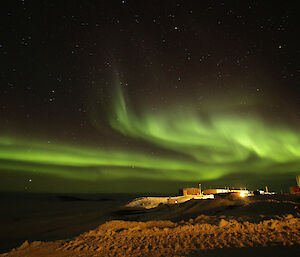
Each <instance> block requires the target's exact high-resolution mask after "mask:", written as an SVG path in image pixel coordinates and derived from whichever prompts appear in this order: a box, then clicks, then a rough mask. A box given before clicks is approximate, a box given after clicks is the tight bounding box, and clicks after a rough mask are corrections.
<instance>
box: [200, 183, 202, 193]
mask: <svg viewBox="0 0 300 257" xmlns="http://www.w3.org/2000/svg"><path fill="white" fill-rule="evenodd" d="M199 191H200V195H202V191H201V184H199Z"/></svg>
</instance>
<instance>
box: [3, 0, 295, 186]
mask: <svg viewBox="0 0 300 257" xmlns="http://www.w3.org/2000/svg"><path fill="white" fill-rule="evenodd" d="M296 3H297V2H296V1H133V0H132V1H130V0H128V1H127V0H123V1H26V0H24V1H3V2H1V10H0V21H1V26H0V78H1V80H0V83H1V84H0V124H1V128H0V133H1V135H3V137H12V138H17V139H18V140H19V139H20V138H22V139H23V138H25V139H26V140H37V141H40V142H45V143H48V144H52V143H53V144H72V145H75V146H77V147H86V146H87V147H97V146H99V145H101V146H105V147H109V146H111V147H112V148H113V149H114V148H115V147H123V148H122V149H123V150H124V149H125V148H126V149H129V150H133V151H139V150H140V149H143V151H146V152H147V151H148V152H149V151H150V152H151V153H153V152H155V153H157V155H161V156H169V153H167V152H168V151H169V150H170V149H167V150H166V147H162V149H160V147H158V146H157V145H155V144H154V146H153V145H152V144H151V143H149V141H148V142H144V141H147V140H143V139H141V137H134V136H132V135H131V136H130V135H129V136H128V135H125V136H124V133H120V131H116V129H112V128H111V127H112V126H111V124H110V123H109V121H108V120H109V119H108V117H107V116H108V113H109V112H110V108H111V107H110V103H112V102H113V101H114V93H113V92H114V88H115V86H116V85H115V84H116V81H118V82H117V84H118V87H120V88H121V89H122V91H123V92H124V97H125V99H126V102H128V104H129V103H130V105H131V107H132V109H133V110H135V112H136V113H137V115H138V116H139V115H140V116H142V115H144V114H143V110H148V111H151V112H153V113H160V112H161V110H162V109H164V108H166V107H167V106H169V105H170V103H172V104H175V105H176V108H179V109H180V108H184V106H186V105H187V104H188V105H189V104H190V105H191V106H194V107H195V109H201V106H210V107H209V109H210V110H217V111H220V110H222V109H226V108H227V107H228V105H230V106H231V105H234V106H235V108H234V111H232V112H234V114H237V115H241V116H243V115H245V114H248V113H255V115H258V114H259V116H260V117H263V119H264V120H266V121H267V122H271V124H272V123H275V124H280V125H284V126H288V127H290V128H293V130H298V129H299V117H300V87H299V86H300V85H299V75H300V65H299V35H298V34H299V33H298V30H299V29H298V28H299V26H298V24H299V21H298V12H297V8H296ZM211 106H213V107H211ZM226 106H227V107H226ZM210 114H211V113H210ZM205 115H207V114H203V116H205ZM125 134H126V133H125ZM129 134H130V133H129ZM160 146H161V145H160ZM26 147H28V146H24V148H26ZM2 151H4V152H5V149H4V148H2ZM175 152H176V151H175ZM2 160H5V161H6V157H3V158H2ZM0 161H1V160H0ZM12 173H13V171H7V170H6V168H3V173H2V174H3V176H4V177H5V178H6V180H7V181H9V183H13V182H16V181H18V183H17V186H16V188H17V190H21V189H20V188H23V184H22V183H21V182H19V181H23V180H24V179H25V180H26V179H31V177H32V176H31V175H30V172H29V173H26V172H25V174H26V175H23V173H21V174H22V175H20V173H18V174H17V175H16V174H15V175H10V174H12ZM28 174H29V175H28ZM39 179H40V180H41V184H43V182H42V181H43V179H41V178H39ZM52 179H53V181H55V178H53V177H52ZM126 179H128V178H126ZM134 179H138V178H136V177H135V178H134ZM6 180H5V181H6ZM7 181H6V182H5V183H7ZM160 181H161V180H160ZM192 181H194V180H192ZM185 183H187V182H185ZM129 184H130V183H129ZM162 184H163V183H162ZM176 186H177V184H176ZM87 187H88V186H87ZM94 187H96V186H95V185H94ZM128 187H130V186H128ZM49 188H51V187H50V186H49ZM170 188H172V189H174V188H175V186H173V187H170ZM150 189H151V188H150ZM150 189H149V188H148V189H147V190H148V191H151V190H150ZM35 190H37V191H38V190H39V188H38V187H36V188H35ZM49 190H50V189H49ZM57 190H61V189H57ZM72 190H73V191H74V190H75V191H76V189H72ZM155 190H156V189H155ZM50 191H51V190H50ZM52 191H55V190H54V189H53V190H52ZM91 191H95V190H94V189H92V190H91ZM100 191H101V190H100ZM104 191H105V190H104ZM106 191H108V190H106ZM125 191H130V190H127V189H126V190H125Z"/></svg>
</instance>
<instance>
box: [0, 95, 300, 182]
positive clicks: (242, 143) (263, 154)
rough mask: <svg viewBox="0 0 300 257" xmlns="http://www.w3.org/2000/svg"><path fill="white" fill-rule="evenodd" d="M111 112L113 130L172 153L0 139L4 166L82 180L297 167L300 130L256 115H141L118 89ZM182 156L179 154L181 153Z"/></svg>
mask: <svg viewBox="0 0 300 257" xmlns="http://www.w3.org/2000/svg"><path fill="white" fill-rule="evenodd" d="M112 104H113V108H112V109H111V112H110V113H109V114H108V120H109V124H110V125H111V127H112V128H113V129H114V130H116V131H118V132H120V133H121V134H123V135H124V136H125V137H131V138H136V139H139V140H141V141H145V142H147V143H148V144H152V145H154V146H155V147H160V148H163V149H164V150H166V151H167V152H169V154H168V157H165V156H158V155H152V154H149V153H148V152H146V151H143V150H140V151H138V152H137V151H136V152H134V151H132V150H128V149H124V148H123V149H122V148H119V149H107V148H102V147H101V145H100V146H99V147H97V148H92V147H88V146H76V145H71V144H59V143H47V142H43V141H42V140H32V139H24V138H23V139H22V138H18V137H11V136H0V172H1V170H8V171H15V172H24V173H26V172H27V173H34V174H47V175H52V176H56V177H61V178H66V179H70V180H71V179H74V180H81V181H103V180H108V181H109V180H116V179H128V178H135V179H139V178H140V179H153V180H172V181H195V182H196V181H199V180H212V179H218V178H221V177H222V176H224V175H228V174H232V173H243V172H245V173H246V172H248V173H249V172H250V173H257V174H260V173H262V174H267V173H270V172H271V173H272V172H281V173H282V172H295V171H298V170H299V167H300V161H299V157H300V144H299V142H300V133H299V132H298V131H296V130H294V129H291V128H289V127H284V126H279V125H276V124H270V123H268V122H266V121H264V120H262V119H261V118H260V117H259V116H258V115H248V116H243V117H242V116H237V115H234V114H232V113H216V112H215V113H207V114H206V116H205V118H203V116H201V115H200V114H199V113H198V112H197V111H195V110H194V109H192V108H191V107H185V108H177V107H172V106H170V107H168V108H165V109H163V110H160V111H157V112H156V113H154V112H152V111H149V110H147V109H142V110H140V112H139V113H140V114H139V115H138V114H137V113H135V112H134V111H133V110H132V109H131V108H129V107H128V105H127V103H126V102H125V99H124V97H123V94H122V92H121V90H118V91H117V93H116V95H115V98H114V101H113V103H112ZM178 156H181V157H180V158H179V157H178Z"/></svg>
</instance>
